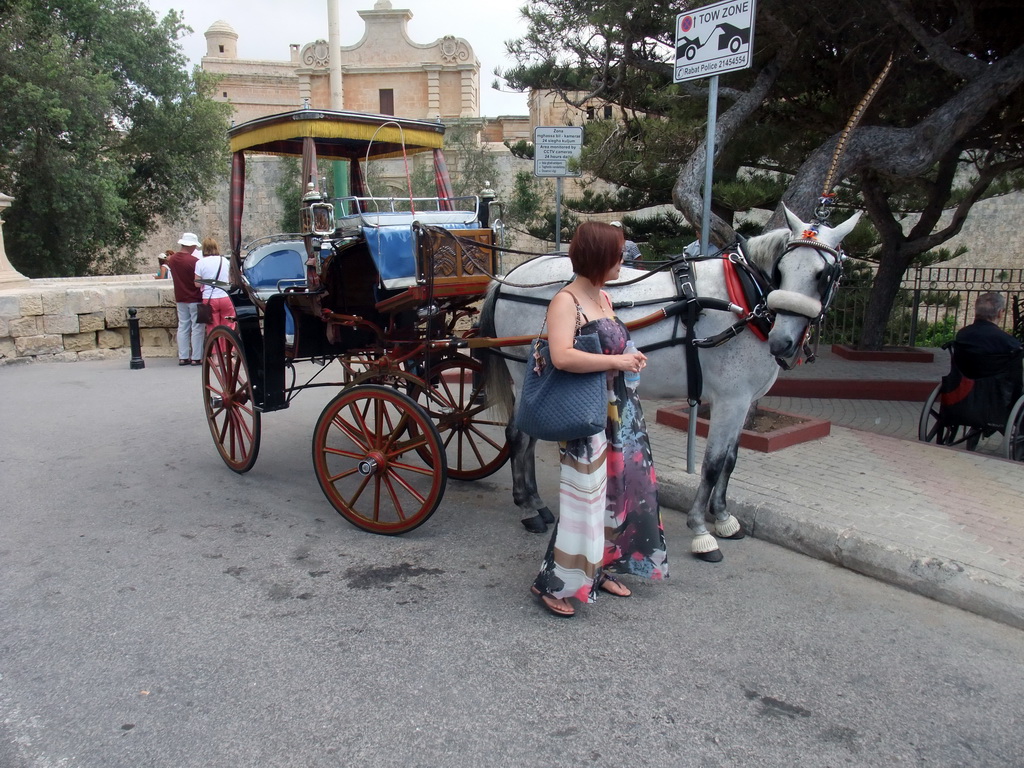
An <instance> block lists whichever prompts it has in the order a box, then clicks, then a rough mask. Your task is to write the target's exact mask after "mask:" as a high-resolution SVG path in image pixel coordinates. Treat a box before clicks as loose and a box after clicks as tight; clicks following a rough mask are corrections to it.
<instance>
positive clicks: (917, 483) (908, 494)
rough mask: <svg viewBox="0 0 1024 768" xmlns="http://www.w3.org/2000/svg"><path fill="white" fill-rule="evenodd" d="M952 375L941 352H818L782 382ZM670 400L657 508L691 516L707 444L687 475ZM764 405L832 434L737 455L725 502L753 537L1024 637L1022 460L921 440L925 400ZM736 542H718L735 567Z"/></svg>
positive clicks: (660, 440)
mask: <svg viewBox="0 0 1024 768" xmlns="http://www.w3.org/2000/svg"><path fill="white" fill-rule="evenodd" d="M947 368H948V358H947V357H946V353H945V352H943V351H942V350H936V362H934V363H931V364H923V363H866V362H852V361H847V360H843V359H842V358H838V357H836V356H834V355H831V354H830V353H828V352H823V353H822V355H821V358H820V359H819V361H818V362H816V363H814V364H813V365H811V366H801V368H798V369H797V370H795V371H790V372H784V373H783V374H782V375H781V376H782V377H788V376H797V377H804V378H808V379H816V378H821V379H837V378H838V379H852V380H875V381H877V380H903V381H914V380H920V381H932V382H934V383H936V384H937V383H938V380H939V378H941V376H942V375H943V374H944V373H945V372H946V370H947ZM664 405H666V403H664V402H660V401H653V402H651V403H649V404H648V405H647V407H646V409H645V410H646V411H647V417H648V428H649V430H650V436H651V441H652V445H653V450H654V457H655V461H656V463H657V466H658V469H659V478H660V481H661V493H662V501H663V504H664V505H665V506H667V507H670V508H673V509H680V510H686V509H688V507H689V504H690V500H691V499H692V498H693V494H694V492H695V490H696V487H697V484H698V481H699V465H700V461H701V459H702V458H703V450H704V440H703V438H697V444H696V451H695V455H696V464H697V473H695V474H693V475H689V474H687V473H686V471H685V469H686V434H685V433H684V432H681V431H679V430H676V429H673V428H671V427H665V426H662V425H659V424H656V423H655V418H656V410H657V408H658V407H664ZM761 405H765V406H769V407H774V408H779V409H781V410H785V411H788V412H792V413H798V414H801V415H809V416H815V417H818V418H826V419H829V420H831V421H832V431H831V434H830V435H829V436H828V437H825V438H822V439H820V440H815V441H812V442H809V443H803V444H800V445H795V446H791V447H789V448H786V449H784V450H782V451H777V452H774V453H769V454H765V453H759V452H756V451H749V450H745V449H741V451H740V456H739V460H738V461H737V464H736V470H735V472H734V473H733V476H732V482H731V483H730V485H729V506H730V510H731V511H732V513H733V514H734V515H736V517H737V518H739V519H740V521H741V522H742V523H743V525H744V526H745V528H746V529H747V531H748V533H750V534H752V535H754V536H756V537H758V538H761V539H765V540H767V541H771V542H773V543H776V544H780V545H782V546H785V547H788V548H790V549H794V550H797V551H799V552H803V553H805V554H808V555H811V556H813V557H817V558H820V559H822V560H826V561H829V562H832V563H835V564H837V565H841V566H843V567H846V568H850V569H851V570H854V571H858V572H860V573H864V574H866V575H868V576H871V577H874V578H877V579H881V580H884V581H887V582H890V583H892V584H895V585H897V586H900V587H903V588H906V589H908V590H911V591H913V592H917V593H919V594H922V595H925V596H928V597H932V598H934V599H936V600H939V601H941V602H944V603H947V604H950V605H954V606H957V607H959V608H963V609H965V610H968V611H972V612H974V613H978V614H980V615H982V616H986V617H988V618H991V619H995V620H998V621H1002V622H1005V623H1007V624H1010V625H1012V626H1016V627H1020V628H1024V465H1022V464H1021V463H1019V462H1010V461H1006V460H1004V459H1001V458H998V457H997V456H996V455H995V453H996V452H997V451H998V449H999V447H1000V440H1001V438H1000V436H999V435H996V436H994V438H992V439H990V440H988V441H985V442H984V443H983V444H982V446H980V450H979V451H978V452H975V453H969V452H967V451H965V450H962V449H955V448H946V447H940V446H936V445H933V444H925V443H921V442H919V441H918V440H917V439H916V437H917V421H918V417H919V414H920V412H921V407H922V403H921V402H912V401H873V400H831V399H827V398H812V399H804V398H777V397H766V398H764V399H762V401H761ZM841 424H842V425H846V426H840V425H841ZM867 430H871V431H867ZM677 546H678V545H677ZM733 546H737V545H734V544H733V543H732V542H728V541H726V542H723V544H722V547H723V552H724V554H725V556H726V558H728V557H729V549H730V548H731V547H733ZM677 551H678V550H677ZM711 567H714V566H711Z"/></svg>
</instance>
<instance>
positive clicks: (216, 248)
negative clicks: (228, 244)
mask: <svg viewBox="0 0 1024 768" xmlns="http://www.w3.org/2000/svg"><path fill="white" fill-rule="evenodd" d="M201 247H202V250H203V256H219V255H220V244H219V243H218V242H217V240H216V239H215V238H213V237H204V238H203V245H202V246H201Z"/></svg>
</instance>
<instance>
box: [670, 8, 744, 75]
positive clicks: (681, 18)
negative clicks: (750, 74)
mask: <svg viewBox="0 0 1024 768" xmlns="http://www.w3.org/2000/svg"><path fill="white" fill-rule="evenodd" d="M755 6H756V3H755V0H727V2H724V3H715V4H714V5H706V6H704V7H703V8H697V9H695V10H693V11H689V12H687V13H680V14H679V15H678V16H676V66H675V74H674V76H673V82H676V83H682V82H685V81H687V80H697V79H699V78H702V77H711V76H712V75H720V74H722V73H723V72H732V71H733V70H737V69H746V68H747V67H749V66H750V52H751V50H752V49H753V47H754V16H755V15H756V13H755Z"/></svg>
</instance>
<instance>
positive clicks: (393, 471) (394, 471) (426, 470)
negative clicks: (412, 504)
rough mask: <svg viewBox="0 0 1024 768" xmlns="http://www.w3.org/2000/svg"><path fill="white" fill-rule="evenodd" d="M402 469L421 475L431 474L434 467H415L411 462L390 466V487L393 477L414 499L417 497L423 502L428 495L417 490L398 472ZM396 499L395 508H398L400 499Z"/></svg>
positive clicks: (417, 499)
mask: <svg viewBox="0 0 1024 768" xmlns="http://www.w3.org/2000/svg"><path fill="white" fill-rule="evenodd" d="M400 469H402V470H405V471H407V472H412V473H413V474H419V475H431V474H433V472H434V471H433V469H431V468H430V467H414V466H412V465H409V464H392V465H390V467H389V468H388V474H387V476H388V478H389V480H388V488H391V479H392V478H393V479H394V481H395V482H396V483H398V484H399V485H401V486H402V487H403V488H404V489H405V490H406V491H407V492H408V493H409V494H410V495H411V496H412V497H413V498H414V499H416V501H418V502H419V503H420V504H422V503H423V502H424V500H425V499H426V496H424V495H423V494H422V493H420V492H419V491H418V490H416V488H414V487H413V486H412V485H410V484H409V482H408V481H407V480H406V479H405V478H404V477H402V476H401V475H400V474H398V470H400ZM394 501H395V508H396V509H398V508H399V507H400V505H399V503H398V500H397V499H395V500H394Z"/></svg>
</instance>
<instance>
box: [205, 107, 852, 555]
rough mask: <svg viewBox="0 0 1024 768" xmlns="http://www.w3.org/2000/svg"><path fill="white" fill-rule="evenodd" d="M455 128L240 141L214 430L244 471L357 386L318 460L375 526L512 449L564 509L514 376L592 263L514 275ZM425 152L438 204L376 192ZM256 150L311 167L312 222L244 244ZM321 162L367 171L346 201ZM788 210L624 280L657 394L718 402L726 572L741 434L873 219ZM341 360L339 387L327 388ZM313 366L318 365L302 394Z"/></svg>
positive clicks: (348, 510)
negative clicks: (281, 434)
mask: <svg viewBox="0 0 1024 768" xmlns="http://www.w3.org/2000/svg"><path fill="white" fill-rule="evenodd" d="M443 135H444V126H443V125H442V124H440V123H430V122H424V121H418V120H406V119H395V118H391V117H385V116H380V115H364V114H358V113H351V112H333V111H327V110H311V109H303V110H297V111H295V112H289V113H285V114H280V115H272V116H269V117H265V118H260V119H257V120H253V121H250V122H247V123H244V124H242V125H239V126H236V127H234V128H232V129H231V130H230V132H229V138H230V142H231V150H232V178H231V193H230V237H231V251H232V254H233V255H232V275H231V282H230V286H228V287H229V288H230V289H231V291H230V294H231V298H232V301H233V303H234V307H235V318H236V322H237V330H235V329H231V328H228V327H226V326H218V327H216V328H214V329H212V331H211V332H210V333H209V334H208V337H207V343H206V346H205V351H204V359H203V372H202V378H203V401H204V407H205V411H206V418H207V421H208V423H209V427H210V432H211V434H212V436H213V440H214V443H215V444H216V447H217V450H218V451H219V453H220V455H221V457H222V459H223V460H224V462H225V464H227V466H228V467H229V468H230V469H232V470H233V471H235V472H239V473H244V472H247V471H248V470H250V469H251V468H252V466H253V464H254V463H255V461H256V458H257V456H258V453H259V447H260V428H261V417H262V415H263V414H264V413H268V412H271V411H276V410H282V409H285V408H287V407H288V406H289V404H290V402H291V400H292V398H294V397H295V396H296V395H297V394H298V393H299V392H301V391H303V390H305V389H308V388H311V387H334V388H338V389H340V392H339V393H338V394H337V395H336V396H335V397H334V398H333V399H332V400H331V401H330V402H329V403H328V404H327V406H326V407H325V408H324V410H323V412H322V413H321V414H320V417H319V419H318V420H317V423H316V426H315V428H314V431H313V440H312V454H313V467H314V471H315V474H316V477H317V480H318V482H319V483H320V487H321V489H322V490H323V492H324V494H325V496H326V497H327V499H328V501H330V503H331V504H332V506H334V508H335V509H336V510H337V511H338V512H339V513H340V514H341V515H342V516H344V517H345V518H346V519H347V520H349V521H350V522H351V523H353V524H354V525H356V526H358V527H360V528H362V529H364V530H367V531H371V532H374V533H382V534H400V533H403V532H406V531H409V530H412V529H413V528H415V527H417V526H418V525H421V524H422V523H423V522H425V521H426V520H427V519H428V518H429V517H430V515H431V514H432V513H433V512H434V510H435V509H436V508H437V506H438V504H439V503H440V501H441V498H442V496H443V493H444V489H445V485H446V482H447V479H448V478H455V479H460V480H473V479H477V478H482V477H486V476H488V475H490V474H491V473H493V472H495V471H497V470H498V469H499V468H500V467H502V466H503V465H504V463H505V462H506V461H507V460H508V459H509V457H510V455H511V457H512V464H513V467H512V476H513V483H512V485H513V495H514V499H515V502H516V504H517V505H519V506H520V508H522V509H523V510H524V511H528V512H529V513H530V514H541V515H542V516H544V517H547V515H548V514H550V513H547V514H545V512H546V507H544V506H543V501H542V500H541V499H540V497H539V495H538V493H537V488H536V479H535V478H534V477H533V467H534V462H533V450H534V445H535V440H533V439H532V438H529V437H528V436H526V435H524V434H522V433H521V432H519V431H518V429H517V428H516V426H515V422H514V420H513V419H511V413H512V405H511V403H512V400H513V393H512V390H511V387H510V384H511V382H512V381H513V380H516V381H521V380H522V374H521V372H522V370H523V365H524V363H525V360H526V354H527V349H528V345H529V343H530V341H531V340H532V338H533V337H534V336H536V334H537V333H538V332H539V331H540V329H541V325H542V319H543V315H544V311H545V306H546V304H547V302H548V301H549V300H550V298H551V296H552V295H553V294H554V292H555V291H556V290H558V288H559V287H560V286H562V285H565V284H566V283H567V282H568V281H569V280H570V279H571V278H572V269H571V266H570V265H569V260H568V258H567V257H566V256H565V254H547V255H541V256H539V257H538V258H535V259H531V260H529V261H527V262H526V263H524V264H523V265H521V266H520V267H518V268H517V269H515V270H512V271H511V272H510V273H509V274H507V275H505V276H503V277H502V278H498V279H494V278H496V275H497V272H498V270H497V269H496V265H495V257H494V254H495V252H496V251H497V250H499V248H498V247H497V246H496V245H495V242H494V240H495V230H494V228H489V227H487V226H485V225H484V224H485V223H486V222H487V221H488V216H487V213H488V212H487V211H482V210H481V209H480V204H479V200H478V198H475V197H471V198H462V199H458V198H455V197H454V195H453V194H452V191H451V185H450V181H449V179H448V174H447V169H446V166H445V162H444V157H443V155H442V152H441V145H442V140H443ZM427 152H430V153H432V159H433V178H434V180H435V182H436V186H437V190H436V194H435V196H432V197H422V198H417V197H414V196H413V194H412V188H411V187H412V185H411V182H410V183H408V187H409V195H408V197H404V196H403V197H396V196H386V197H380V196H377V197H375V196H373V195H372V194H371V193H370V192H371V190H369V189H368V185H367V175H366V167H367V166H368V165H369V163H370V161H372V160H380V159H389V158H390V159H395V158H397V159H398V160H401V161H404V167H405V177H406V180H407V181H408V180H409V179H410V178H411V174H410V173H409V170H408V169H409V165H410V162H409V160H410V158H411V157H413V156H415V155H418V154H421V153H427ZM257 154H267V155H277V156H285V157H295V158H299V157H301V158H302V180H303V183H304V184H305V185H306V194H305V195H304V197H303V200H302V205H301V209H300V213H301V217H300V218H301V230H302V231H301V232H300V233H297V234H277V235H267V236H262V237H259V238H257V239H254V240H249V241H246V242H245V243H244V244H243V240H242V231H241V230H242V227H241V222H242V210H243V203H244V201H243V198H244V190H245V170H246V158H247V156H250V155H257ZM320 160H325V161H330V160H347V161H348V162H349V168H350V179H349V184H350V194H348V195H344V196H336V197H331V196H330V195H328V193H327V191H326V190H325V189H323V188H322V185H318V178H319V177H318V171H317V163H318V161H320ZM826 210H827V208H826ZM482 214H483V215H482ZM786 214H787V220H788V226H787V227H786V228H782V229H778V230H774V231H772V232H768V233H766V234H764V235H761V236H759V237H755V238H751V239H750V240H748V241H746V242H745V244H743V245H742V246H741V245H739V244H737V245H736V246H734V247H733V248H730V249H727V250H724V251H722V252H718V253H716V254H704V255H700V254H690V255H683V256H679V257H676V258H674V259H670V260H668V261H666V262H664V263H663V264H661V265H660V266H658V267H657V268H654V269H651V270H639V269H632V268H629V267H623V268H622V272H621V276H620V279H619V281H617V283H615V284H610V285H608V286H606V287H607V289H608V290H609V292H610V294H611V296H612V300H613V306H614V307H615V308H616V310H617V312H618V313H619V314H620V316H621V317H622V318H623V320H624V321H625V322H626V324H627V327H629V329H630V331H631V332H633V333H634V337H635V339H636V342H637V345H638V346H639V348H640V349H641V351H643V352H644V353H645V354H647V355H648V369H647V371H648V372H647V373H646V374H645V382H646V383H645V384H644V392H645V396H647V397H656V398H657V397H674V398H682V397H688V398H689V399H690V400H691V402H692V403H694V404H695V403H696V401H698V400H700V398H701V393H703V396H704V397H706V398H707V399H708V400H710V402H711V408H712V421H711V431H710V433H709V436H708V442H707V445H706V448H705V452H704V462H703V467H702V472H701V482H700V485H699V487H698V490H697V494H696V496H695V498H694V501H693V505H692V506H691V508H690V510H689V514H688V525H689V527H690V529H691V530H692V532H693V534H694V540H693V543H692V545H691V550H692V551H693V552H694V554H695V555H697V556H698V557H701V558H702V559H705V560H710V561H715V560H720V559H721V555H720V553H719V552H718V547H717V545H716V544H715V541H714V536H712V535H711V533H709V531H708V528H707V527H706V520H705V515H710V516H711V518H712V519H713V521H714V523H713V525H714V531H715V534H716V535H718V536H724V537H728V538H741V537H742V536H743V531H742V529H741V527H740V525H739V523H738V521H737V520H736V519H735V518H734V517H733V516H732V515H730V514H729V512H728V511H727V509H726V488H727V485H728V481H729V477H730V475H731V473H732V470H733V467H734V466H735V463H736V451H737V447H738V443H739V435H740V431H741V429H742V425H743V422H744V420H745V418H746V415H747V412H748V411H749V409H750V407H751V406H752V404H753V403H754V402H755V401H756V399H757V398H759V397H760V396H761V395H763V394H764V393H765V392H767V390H768V389H769V387H770V386H771V385H772V383H773V382H774V380H775V377H776V375H777V372H778V370H779V366H778V365H777V361H788V363H787V364H791V363H792V362H793V361H794V360H795V359H796V358H798V357H799V356H800V355H801V354H802V353H803V352H805V351H806V350H807V344H806V342H807V338H808V333H809V331H810V329H811V328H812V327H814V326H816V325H817V324H819V323H820V322H821V319H822V318H823V317H824V314H825V312H826V311H827V309H828V306H829V303H830V302H831V299H832V297H833V296H834V295H835V291H836V288H837V287H838V285H839V281H840V278H841V275H842V265H841V260H842V258H843V254H842V251H841V245H840V244H841V241H842V239H843V238H844V237H845V236H846V235H847V234H848V233H849V232H850V231H851V230H852V229H853V227H854V225H855V224H856V221H857V218H858V216H856V215H855V216H853V217H851V218H849V219H848V220H847V221H845V222H843V223H842V224H839V225H837V226H836V227H830V226H828V224H827V223H826V219H827V216H823V215H820V214H819V215H818V218H817V219H816V220H815V221H814V222H811V223H807V222H804V221H802V220H800V219H799V218H797V217H796V216H795V215H793V214H792V213H791V212H789V211H788V209H787V211H786ZM481 299H483V302H482V306H481V301H480V300H481ZM478 306H479V307H480V308H479V310H478ZM478 311H479V320H480V322H479V323H478V326H479V327H478V328H474V323H473V320H474V318H475V317H476V315H477V314H478ZM748 328H750V329H751V330H750V331H749V332H746V333H744V331H745V330H747V329H748ZM726 342H728V343H726ZM499 347H500V348H502V349H496V348H499ZM698 349H700V350H701V352H700V356H699V358H698V355H697V350H698ZM485 350H489V351H490V353H489V354H485ZM480 356H482V357H484V358H485V362H486V363H487V370H486V371H485V370H484V365H482V364H481V362H479V360H478V357H480ZM334 363H337V365H336V366H333V367H332V364H334ZM509 363H511V368H512V370H511V371H509V369H508V364H509ZM329 367H331V370H334V371H338V372H339V374H340V376H339V378H337V379H336V380H334V381H326V380H325V378H326V376H324V375H323V372H324V371H325V370H327V369H328V368H329ZM300 373H308V374H309V376H308V378H306V379H304V382H303V383H298V382H299V375H300ZM510 374H511V375H510ZM488 375H489V376H490V382H488V381H487V379H488Z"/></svg>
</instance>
